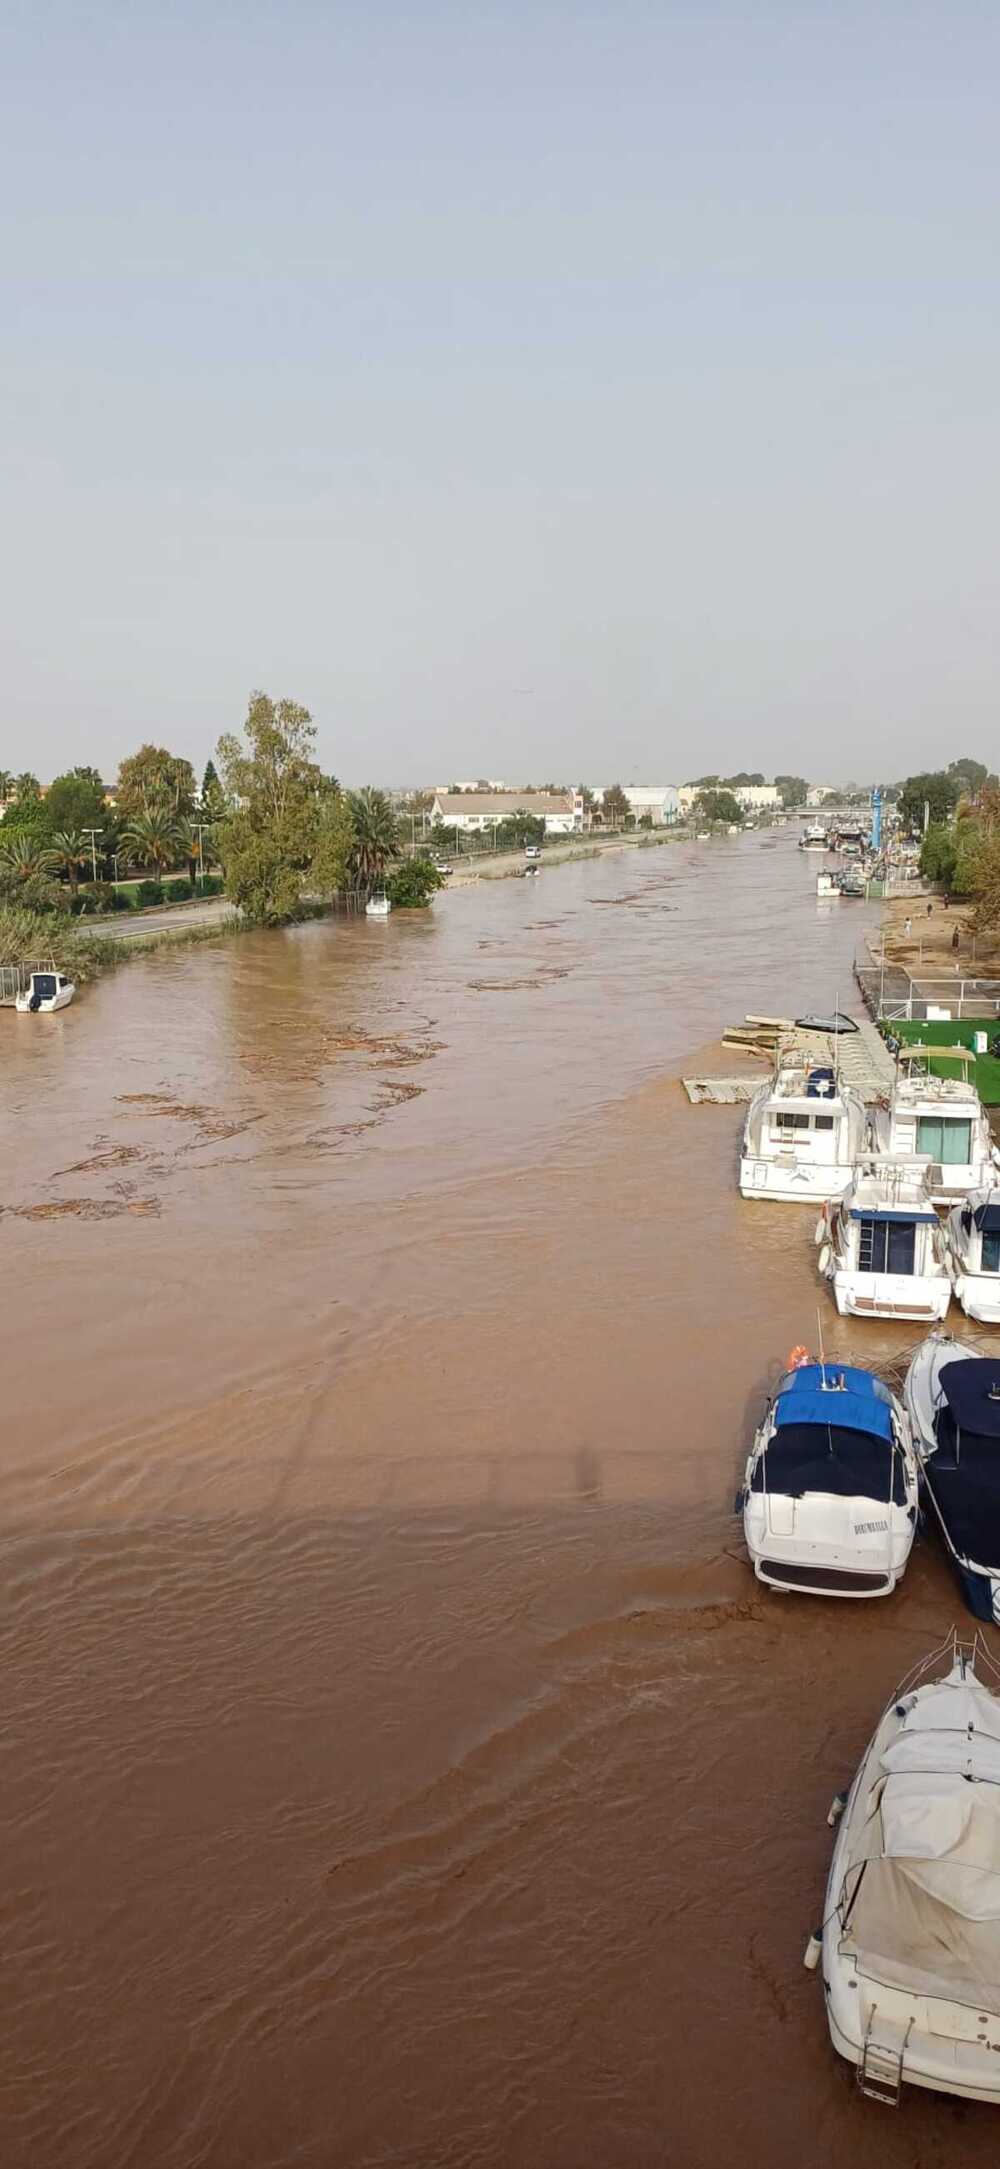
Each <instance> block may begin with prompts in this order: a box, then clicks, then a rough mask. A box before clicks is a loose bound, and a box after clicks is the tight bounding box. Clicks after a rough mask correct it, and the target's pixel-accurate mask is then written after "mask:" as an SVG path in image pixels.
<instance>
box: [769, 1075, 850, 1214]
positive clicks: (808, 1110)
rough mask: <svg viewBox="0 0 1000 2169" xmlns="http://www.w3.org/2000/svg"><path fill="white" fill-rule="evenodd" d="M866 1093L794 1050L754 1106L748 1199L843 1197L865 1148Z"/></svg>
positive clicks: (788, 1201)
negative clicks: (856, 1090) (861, 1093)
mask: <svg viewBox="0 0 1000 2169" xmlns="http://www.w3.org/2000/svg"><path fill="white" fill-rule="evenodd" d="M866 1122H867V1115H866V1110H865V1105H864V1101H863V1100H862V1098H861V1096H860V1094H859V1093H857V1092H855V1091H853V1090H852V1088H851V1087H850V1086H849V1085H845V1084H844V1083H843V1082H842V1080H841V1079H839V1078H838V1077H837V1075H836V1074H835V1072H834V1070H833V1069H832V1068H830V1067H826V1066H823V1065H821V1064H818V1063H809V1062H808V1061H807V1060H806V1059H805V1058H804V1057H801V1058H796V1057H794V1056H792V1055H789V1056H787V1057H785V1058H783V1059H782V1060H781V1061H780V1062H779V1066H778V1069H777V1071H776V1074H775V1075H774V1077H773V1078H772V1079H771V1081H770V1083H769V1084H764V1085H761V1086H760V1087H759V1089H758V1090H757V1091H756V1092H755V1093H754V1096H753V1098H752V1100H751V1102H750V1105H749V1108H748V1109H747V1117H746V1122H745V1124H744V1127H743V1144H742V1150H741V1154H740V1189H741V1191H742V1193H743V1196H744V1197H755V1198H775V1199H779V1200H782V1201H784V1202H785V1203H786V1204H808V1203H809V1202H810V1201H812V1202H818V1201H823V1200H825V1199H827V1198H835V1197H840V1196H842V1195H843V1192H844V1191H845V1190H846V1188H847V1186H848V1184H849V1182H850V1180H851V1175H852V1172H853V1169H854V1164H855V1161H856V1160H857V1158H858V1155H859V1154H860V1153H861V1152H863V1150H864V1145H865V1129H866Z"/></svg>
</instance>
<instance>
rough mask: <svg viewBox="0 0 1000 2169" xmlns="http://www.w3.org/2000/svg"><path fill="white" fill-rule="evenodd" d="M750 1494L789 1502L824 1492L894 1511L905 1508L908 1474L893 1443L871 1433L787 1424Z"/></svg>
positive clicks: (760, 1459)
mask: <svg viewBox="0 0 1000 2169" xmlns="http://www.w3.org/2000/svg"><path fill="white" fill-rule="evenodd" d="M750 1489H751V1491H771V1492H777V1491H780V1492H781V1493H782V1494H783V1496H784V1497H785V1498H793V1499H801V1498H802V1497H803V1496H804V1494H805V1493H806V1492H808V1491H826V1492H831V1493H832V1494H833V1495H834V1496H835V1497H836V1498H842V1499H852V1498H864V1499H878V1500H880V1501H883V1502H885V1503H888V1501H889V1500H890V1499H891V1500H892V1503H893V1505H894V1506H905V1505H906V1470H905V1467H904V1463H903V1456H902V1454H901V1452H900V1450H899V1447H898V1446H897V1445H896V1444H895V1442H894V1440H892V1439H887V1438H884V1437H882V1438H879V1437H877V1436H876V1434H875V1432H874V1431H855V1430H843V1429H841V1427H840V1426H839V1425H838V1424H836V1423H786V1424H783V1425H782V1426H781V1429H780V1430H778V1431H776V1432H775V1435H774V1437H773V1438H772V1439H771V1440H770V1442H769V1444H768V1445H767V1447H766V1448H765V1450H764V1452H763V1453H762V1454H761V1455H760V1456H759V1457H758V1460H757V1465H756V1467H755V1469H754V1471H753V1475H752V1477H751V1479H750Z"/></svg>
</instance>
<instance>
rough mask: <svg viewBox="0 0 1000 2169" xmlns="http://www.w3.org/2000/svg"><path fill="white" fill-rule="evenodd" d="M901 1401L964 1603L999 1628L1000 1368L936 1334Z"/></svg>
mask: <svg viewBox="0 0 1000 2169" xmlns="http://www.w3.org/2000/svg"><path fill="white" fill-rule="evenodd" d="M903 1399H904V1402H905V1405H906V1410H907V1414H908V1416H909V1418H910V1424H911V1427H912V1431H913V1443H914V1446H915V1448H916V1453H917V1459H918V1461H919V1464H920V1476H921V1483H922V1485H923V1490H924V1496H925V1498H926V1499H927V1502H928V1505H929V1507H930V1511H931V1517H932V1519H933V1521H934V1522H935V1524H936V1526H937V1528H938V1529H939V1530H940V1532H941V1536H942V1538H943V1540H944V1544H945V1548H946V1550H947V1552H948V1556H949V1558H950V1560H951V1563H952V1566H953V1568H954V1571H955V1573H956V1575H957V1577H958V1582H959V1586H960V1588H961V1591H962V1595H963V1597H964V1598H965V1602H966V1604H967V1605H968V1607H969V1610H970V1612H973V1613H974V1614H975V1617H976V1618H977V1619H989V1620H992V1621H993V1622H994V1623H995V1624H996V1625H1000V1362H998V1361H997V1359H996V1357H994V1356H984V1355H982V1354H981V1353H980V1351H979V1350H978V1349H977V1348H967V1347H965V1346H964V1345H963V1344H962V1342H961V1341H956V1340H953V1339H952V1336H951V1334H950V1333H931V1334H929V1336H928V1338H927V1339H926V1340H925V1341H923V1342H922V1343H921V1346H920V1347H919V1348H918V1349H917V1351H916V1354H915V1355H914V1357H913V1360H912V1362H911V1364H910V1367H909V1370H908V1371H907V1374H906V1381H905V1384H904V1387H903Z"/></svg>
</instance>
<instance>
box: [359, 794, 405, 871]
mask: <svg viewBox="0 0 1000 2169" xmlns="http://www.w3.org/2000/svg"><path fill="white" fill-rule="evenodd" d="M347 802H348V805H349V806H350V809H351V820H352V821H353V823H354V842H353V844H352V846H351V861H350V863H351V870H352V872H353V874H354V878H355V881H356V882H357V884H358V887H359V888H363V889H371V888H374V886H375V884H376V882H379V881H384V879H385V870H386V867H387V866H388V864H389V861H390V859H398V857H399V849H400V845H399V823H398V821H397V819H396V816H395V814H394V812H393V810H392V807H391V805H390V803H389V800H388V799H387V797H386V795H385V792H384V791H374V790H372V789H371V788H370V787H369V789H367V790H365V791H349V792H348V795H347Z"/></svg>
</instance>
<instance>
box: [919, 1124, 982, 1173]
mask: <svg viewBox="0 0 1000 2169" xmlns="http://www.w3.org/2000/svg"><path fill="white" fill-rule="evenodd" d="M917 1151H918V1152H928V1153H929V1154H930V1156H931V1159H932V1160H936V1161H937V1162H938V1165H939V1166H941V1167H968V1165H969V1163H970V1161H971V1159H972V1124H971V1122H955V1121H953V1120H951V1119H950V1118H949V1117H948V1116H947V1115H920V1116H918V1118H917Z"/></svg>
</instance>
